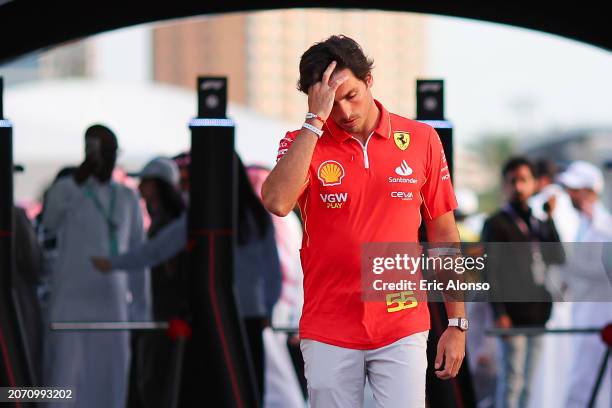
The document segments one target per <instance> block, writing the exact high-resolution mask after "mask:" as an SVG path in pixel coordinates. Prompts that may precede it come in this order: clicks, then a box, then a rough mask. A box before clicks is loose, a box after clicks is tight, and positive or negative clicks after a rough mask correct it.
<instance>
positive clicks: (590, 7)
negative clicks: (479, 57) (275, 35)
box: [0, 0, 612, 63]
mask: <svg viewBox="0 0 612 408" xmlns="http://www.w3.org/2000/svg"><path fill="white" fill-rule="evenodd" d="M530 3H531V4H525V3H521V2H491V1H463V2H457V1H417V0H403V1H393V0H379V1H376V2H372V1H360V0H353V1H349V0H340V1H336V2H333V3H329V2H323V1H296V0H289V1H271V0H263V1H259V2H247V1H241V0H225V1H208V2H207V1H201V0H175V1H170V2H169V1H160V2H154V1H117V0H110V1H108V0H107V1H93V2H90V1H74V0H72V1H71V0H64V1H44V2H40V1H33V0H8V1H7V0H5V1H0V39H1V40H0V41H1V43H2V45H1V46H0V63H1V62H4V61H7V60H10V59H12V58H15V57H18V56H20V55H24V54H27V53H29V52H32V51H35V50H38V49H42V48H45V47H49V46H52V45H56V44H59V43H63V42H66V41H71V40H75V39H78V38H83V37H86V36H89V35H92V34H96V33H100V32H103V31H108V30H113V29H116V28H121V27H127V26H132V25H136V24H142V23H148V22H154V21H160V20H168V19H174V18H181V17H189V16H197V15H205V14H214V13H225V12H238V11H256V10H266V9H281V8H284V9H286V8H296V7H334V8H358V9H374V8H376V9H380V10H389V11H409V12H417V13H427V14H439V15H446V16H454V17H464V18H469V19H475V20H482V21H489V22H494V23H501V24H509V25H513V26H517V27H523V28H528V29H533V30H538V31H542V32H546V33H551V34H555V35H559V36H563V37H567V38H570V39H574V40H577V41H581V42H585V43H588V44H591V45H594V46H597V47H600V48H603V49H606V50H612V30H610V28H609V27H610V26H609V18H608V15H607V13H605V12H603V9H602V6H601V5H597V3H595V2H594V1H583V2H580V3H579V4H576V3H564V2H556V3H554V4H552V5H538V4H537V3H536V4H534V2H530Z"/></svg>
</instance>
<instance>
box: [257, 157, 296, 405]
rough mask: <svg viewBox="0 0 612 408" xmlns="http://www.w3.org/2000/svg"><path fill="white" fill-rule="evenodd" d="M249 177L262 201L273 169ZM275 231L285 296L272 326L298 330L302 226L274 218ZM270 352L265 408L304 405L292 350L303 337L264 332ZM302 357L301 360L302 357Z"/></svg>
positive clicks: (293, 216) (292, 216) (293, 217)
mask: <svg viewBox="0 0 612 408" xmlns="http://www.w3.org/2000/svg"><path fill="white" fill-rule="evenodd" d="M247 174H248V176H249V180H250V181H251V184H252V186H253V189H254V190H255V193H256V194H257V196H258V197H259V199H260V200H261V186H262V184H263V182H264V181H265V179H266V177H268V174H270V170H269V169H267V168H265V167H261V166H248V167H247ZM271 217H272V222H273V224H274V230H275V240H276V246H277V248H278V256H279V261H280V269H281V273H282V288H281V295H280V298H279V300H278V302H277V303H276V305H275V306H274V309H273V312H272V326H273V327H283V328H290V327H295V328H297V326H298V323H299V319H300V315H301V313H302V303H303V297H304V295H303V290H302V266H301V264H300V257H299V255H298V254H299V249H300V245H301V242H302V226H301V224H300V220H299V218H298V216H297V215H296V214H295V213H291V214H290V215H289V216H287V217H278V216H276V215H271ZM264 347H265V351H266V353H265V354H266V375H265V378H266V379H265V381H266V383H265V389H266V393H265V396H264V406H265V407H266V408H275V407H278V408H292V407H303V406H304V394H303V390H302V389H301V387H302V380H303V382H304V384H303V385H304V386H305V378H303V372H302V371H303V370H301V365H302V364H303V363H301V362H300V363H299V366H297V367H296V365H295V364H294V361H293V360H292V354H290V353H291V352H292V351H294V350H295V351H297V352H298V353H299V354H300V356H301V353H300V352H299V337H298V336H297V335H291V336H290V337H289V336H288V335H287V333H285V332H273V331H272V329H271V328H266V329H265V330H264ZM300 358H301V357H300Z"/></svg>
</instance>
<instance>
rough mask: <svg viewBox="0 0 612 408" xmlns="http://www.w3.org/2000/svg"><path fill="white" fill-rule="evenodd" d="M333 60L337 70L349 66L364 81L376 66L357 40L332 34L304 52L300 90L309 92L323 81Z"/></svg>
mask: <svg viewBox="0 0 612 408" xmlns="http://www.w3.org/2000/svg"><path fill="white" fill-rule="evenodd" d="M332 61H336V69H335V71H338V70H342V69H345V68H348V69H350V70H351V71H352V72H353V75H355V77H357V79H360V80H361V81H363V82H365V81H366V79H367V77H368V74H369V73H370V72H371V71H372V68H374V61H372V60H371V59H368V57H366V56H365V54H364V53H363V50H362V49H361V47H360V46H359V44H357V42H356V41H355V40H353V39H352V38H349V37H346V36H344V35H332V36H331V37H329V38H328V39H327V40H325V41H321V42H318V43H316V44H315V45H313V46H312V47H310V48H309V49H308V50H306V52H305V53H304V54H302V58H301V59H300V79H299V80H298V84H297V89H298V91H301V92H304V93H305V94H307V93H308V89H309V88H310V87H311V86H312V85H313V84H315V83H317V82H320V81H321V78H322V77H323V72H325V69H326V68H327V67H328V66H329V64H331V63H332Z"/></svg>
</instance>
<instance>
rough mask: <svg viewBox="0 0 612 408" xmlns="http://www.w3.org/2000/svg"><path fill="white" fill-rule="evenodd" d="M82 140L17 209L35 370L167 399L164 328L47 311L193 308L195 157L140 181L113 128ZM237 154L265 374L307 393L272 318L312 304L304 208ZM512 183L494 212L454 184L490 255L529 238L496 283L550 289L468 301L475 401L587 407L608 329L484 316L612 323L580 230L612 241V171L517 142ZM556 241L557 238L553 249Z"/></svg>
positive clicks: (599, 255) (240, 299) (143, 314)
mask: <svg viewBox="0 0 612 408" xmlns="http://www.w3.org/2000/svg"><path fill="white" fill-rule="evenodd" d="M85 146H86V148H85V159H84V161H83V162H82V163H81V164H80V165H79V166H77V167H66V168H64V169H62V170H61V171H60V172H59V173H58V174H57V176H56V178H55V180H54V181H53V183H52V185H51V186H50V187H49V189H48V190H47V192H46V193H45V195H44V198H43V206H42V211H41V212H40V214H39V215H38V216H37V217H36V219H35V220H33V222H30V220H29V219H28V217H27V216H26V214H25V212H24V211H23V210H22V209H20V208H17V207H16V208H15V242H16V243H15V249H16V273H15V275H14V276H15V279H14V285H15V287H16V289H17V292H18V293H19V296H18V297H17V299H18V304H19V307H18V309H19V311H20V313H21V314H22V316H27V317H28V318H27V319H22V321H24V322H27V324H26V327H25V328H23V330H24V331H25V332H26V333H27V342H28V350H29V352H28V353H27V355H28V364H29V366H30V367H29V368H30V371H31V372H32V373H34V376H35V378H36V379H37V384H38V385H44V386H58V387H62V386H63V387H65V386H70V387H73V388H74V389H75V392H76V395H77V396H78V401H79V406H87V407H120V406H130V407H157V406H163V405H164V403H165V401H167V398H168V395H167V392H168V389H167V384H168V383H169V378H168V373H169V372H170V367H169V364H170V362H169V359H168V357H167V356H168V355H169V354H170V352H171V348H172V342H171V340H170V339H169V338H168V337H167V336H166V334H165V333H164V332H161V331H158V332H154V331H152V332H140V333H130V332H129V331H112V332H111V331H107V332H101V331H88V332H78V331H76V332H65V331H55V330H51V329H50V324H51V323H57V322H126V321H133V322H143V321H168V320H169V319H171V318H173V317H183V318H188V316H189V313H190V305H189V296H188V295H187V291H188V285H189V282H188V279H187V275H186V269H187V268H186V260H185V259H186V253H185V249H186V245H187V207H188V205H189V202H188V197H189V193H188V192H189V159H190V158H189V155H188V154H186V153H183V154H180V155H178V156H176V157H174V158H166V157H156V158H154V159H153V160H151V161H150V162H149V163H147V164H146V165H145V166H144V168H143V169H142V170H141V171H140V172H138V173H136V174H130V175H129V176H130V177H132V178H133V179H138V180H139V184H138V185H137V188H135V186H134V185H132V186H131V187H130V186H127V185H126V183H124V182H121V183H120V182H117V181H116V180H117V177H116V159H117V152H118V147H119V144H118V141H117V138H116V136H115V134H114V133H113V132H112V131H111V130H110V129H109V128H107V127H106V126H103V125H94V126H91V127H90V128H88V129H87V131H86V132H85ZM236 162H237V169H238V172H237V173H238V214H237V215H238V217H237V237H236V246H235V268H234V290H235V292H236V302H237V307H238V310H239V312H240V317H241V319H242V323H243V326H244V330H245V337H246V341H247V343H248V346H249V351H250V354H251V358H252V362H253V367H254V370H255V375H256V378H257V385H258V389H259V392H260V396H261V399H262V403H263V404H264V406H266V407H303V406H304V404H305V395H306V386H305V380H304V378H303V367H302V365H303V362H302V360H301V355H300V351H299V338H298V337H297V336H296V335H292V334H289V333H287V332H285V331H274V330H272V327H273V326H274V327H286V328H295V327H297V325H298V321H299V318H300V313H301V307H302V296H303V295H302V272H301V266H300V259H299V249H300V245H301V238H302V227H301V223H300V220H299V217H298V215H297V214H295V213H291V214H290V215H289V216H288V217H284V218H279V217H276V216H273V215H271V214H269V213H268V212H267V211H266V210H265V209H264V207H263V206H262V204H261V186H262V184H263V182H264V180H265V179H266V177H267V175H268V174H269V170H268V169H266V168H265V167H261V166H248V167H247V166H245V165H244V164H243V163H242V162H241V160H240V158H239V157H237V155H236ZM114 174H115V176H113V175H114ZM501 183H502V191H503V195H504V198H503V200H504V201H503V204H502V205H501V206H500V208H499V210H498V211H496V212H495V213H493V214H491V215H490V216H486V215H484V214H482V213H479V212H478V207H479V204H478V198H477V196H476V194H474V193H473V192H471V191H469V190H466V189H457V191H456V195H457V199H458V202H459V208H458V210H457V212H456V218H457V222H458V224H457V225H458V228H459V232H460V235H461V239H462V241H464V242H481V243H483V244H482V245H483V247H484V248H486V250H487V251H489V252H488V253H489V260H491V259H493V260H494V259H496V257H495V256H493V255H492V254H493V252H494V251H495V250H496V248H497V250H499V247H495V246H493V245H491V246H488V244H487V243H501V242H520V243H528V244H529V248H530V251H529V256H527V257H525V256H517V257H514V258H513V260H512V262H510V263H506V264H504V265H492V264H490V265H489V268H488V270H489V271H491V270H493V271H495V273H494V274H489V279H490V280H491V281H492V282H496V283H497V284H498V287H504V286H510V285H512V284H514V285H517V282H518V285H520V286H521V288H523V290H524V292H525V293H530V294H531V295H528V297H529V296H532V298H533V299H537V301H526V300H525V301H521V302H504V301H499V302H493V303H491V302H470V303H469V304H468V316H469V317H470V320H471V322H472V324H471V327H470V331H469V332H468V366H469V368H470V370H471V374H472V378H473V381H472V383H473V384H474V387H475V391H476V396H477V399H478V406H479V407H498V408H505V407H509V408H514V407H527V406H538V402H537V401H538V400H539V401H544V400H546V401H548V403H550V402H551V401H554V404H553V405H551V406H564V407H585V406H587V403H588V401H589V398H590V395H591V391H592V389H593V387H594V384H595V381H596V376H597V369H598V367H599V365H600V363H601V359H602V356H603V355H604V352H605V346H604V344H603V343H602V342H601V340H600V339H599V337H598V336H596V335H574V336H572V335H564V336H547V335H536V336H531V335H523V334H518V335H515V334H509V335H505V336H500V337H497V338H496V337H493V336H489V335H487V333H486V330H487V329H489V328H492V327H497V328H502V329H510V328H517V327H518V328H524V327H530V328H560V327H561V328H567V327H573V328H580V327H603V326H604V325H606V324H607V323H610V322H611V321H612V302H610V300H611V299H608V298H607V297H606V296H608V295H609V293H610V292H609V289H610V285H611V283H612V279H611V276H612V271H611V269H612V259H611V258H612V255H611V254H612V251H610V247H609V246H607V247H606V246H604V245H605V244H604V245H590V244H589V245H579V243H610V242H612V216H611V215H610V213H609V212H608V210H606V208H605V207H604V206H603V204H602V202H601V200H600V197H601V195H602V192H603V188H604V177H603V175H602V171H601V170H600V169H599V168H598V167H596V166H595V165H593V164H591V163H587V162H584V161H576V162H572V163H570V164H569V165H568V166H566V168H565V169H564V171H563V172H561V173H557V171H556V167H555V166H554V164H553V163H552V162H550V161H546V160H541V161H538V162H535V163H533V162H532V161H530V160H529V159H527V158H525V157H514V158H511V159H509V160H508V161H507V162H506V163H505V164H504V166H503V168H502V169H501ZM142 203H144V205H143V204H142ZM145 226H146V228H145ZM555 242H556V243H559V245H556V246H554V247H553V248H555V250H552V251H551V250H548V249H546V248H549V247H547V246H546V245H547V244H548V243H555ZM574 243H578V244H574ZM608 245H609V244H608ZM606 248H607V250H606ZM504 259H507V257H506V258H504ZM510 281H512V282H513V283H512V284H511V283H510ZM598 291H599V292H598ZM597 293H599V298H598V297H597ZM585 299H597V300H598V301H584V300H585ZM568 300H569V301H568ZM606 300H607V301H606ZM538 373H539V374H538ZM605 375H606V378H605V379H604V381H603V382H602V386H601V389H600V392H599V399H598V400H597V401H598V404H599V405H596V406H599V407H609V406H611V405H610V403H611V402H610V388H611V385H612V379H611V378H610V375H611V373H610V370H608V371H607V372H606V374H605ZM54 406H59V405H54Z"/></svg>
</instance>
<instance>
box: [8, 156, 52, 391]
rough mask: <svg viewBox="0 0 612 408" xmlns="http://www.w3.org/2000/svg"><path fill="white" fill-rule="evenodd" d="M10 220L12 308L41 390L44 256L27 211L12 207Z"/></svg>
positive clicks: (19, 170) (34, 378)
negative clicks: (39, 290) (12, 269)
mask: <svg viewBox="0 0 612 408" xmlns="http://www.w3.org/2000/svg"><path fill="white" fill-rule="evenodd" d="M22 171H23V166H15V168H14V172H15V173H18V172H22ZM13 219H14V220H15V224H14V229H13V231H14V236H13V240H14V241H13V242H14V244H13V245H14V248H15V268H14V273H13V280H12V283H13V288H14V290H15V292H14V294H15V296H16V303H15V307H16V312H17V315H18V318H19V328H20V330H21V331H22V334H23V339H24V341H25V348H26V350H25V351H26V359H27V364H28V368H29V371H30V373H32V376H33V381H34V385H38V386H42V385H44V384H43V383H42V382H41V375H42V351H43V349H42V347H43V346H42V338H43V335H42V331H43V318H42V311H41V305H40V301H39V299H38V295H37V289H38V287H39V286H40V284H41V277H42V273H43V265H44V263H43V254H42V250H41V248H40V245H39V244H38V239H37V237H36V232H35V231H34V228H33V225H32V223H31V222H30V219H29V218H28V216H27V214H26V211H25V210H24V209H23V208H21V207H18V206H14V207H13Z"/></svg>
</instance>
